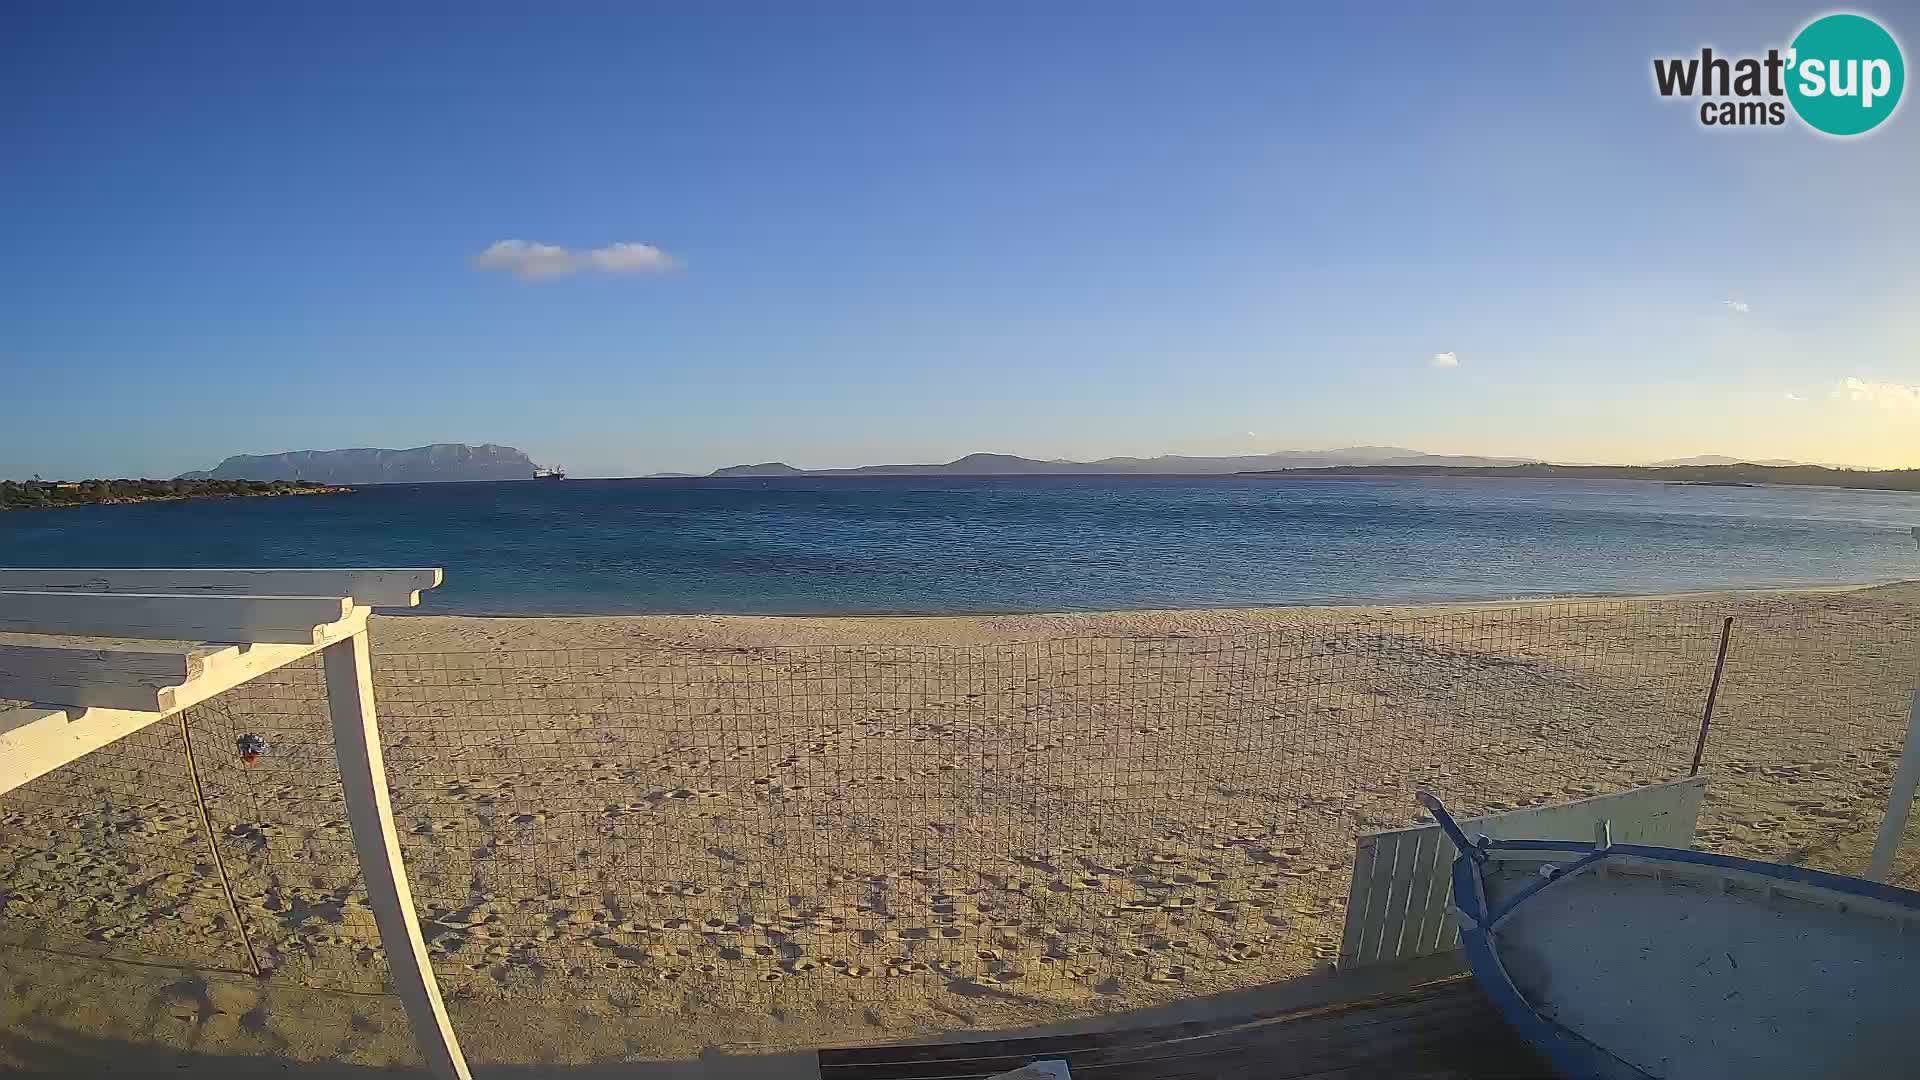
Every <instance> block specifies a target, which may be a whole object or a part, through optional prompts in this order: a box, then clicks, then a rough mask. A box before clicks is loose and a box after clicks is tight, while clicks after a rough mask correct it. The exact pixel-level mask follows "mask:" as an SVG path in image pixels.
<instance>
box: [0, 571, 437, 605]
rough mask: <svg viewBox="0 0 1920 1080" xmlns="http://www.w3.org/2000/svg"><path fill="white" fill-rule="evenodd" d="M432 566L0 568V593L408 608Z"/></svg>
mask: <svg viewBox="0 0 1920 1080" xmlns="http://www.w3.org/2000/svg"><path fill="white" fill-rule="evenodd" d="M441 580H442V574H441V571H440V569H439V568H438V567H413V568H405V569H378V570H375V569H368V570H358V569H345V570H94V569H86V570H69V569H61V570H37V569H31V568H28V569H0V591H10V592H97V593H173V594H192V595H198V594H207V595H213V596H350V597H352V598H353V602H354V603H356V604H358V605H360V606H361V607H413V606H414V605H416V604H418V603H419V602H420V592H421V590H423V589H431V588H435V587H436V586H438V585H439V584H440V582H441Z"/></svg>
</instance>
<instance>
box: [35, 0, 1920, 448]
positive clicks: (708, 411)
mask: <svg viewBox="0 0 1920 1080" xmlns="http://www.w3.org/2000/svg"><path fill="white" fill-rule="evenodd" d="M168 7H169V6H168V5H154V6H147V7H141V8H138V9H135V8H127V9H124V10H120V11H115V12H110V11H109V9H105V8H91V9H90V8H85V7H82V6H80V5H61V6H57V7H56V6H53V5H32V6H29V7H25V8H12V9H9V11H8V12H7V13H6V14H4V15H0V386H4V392H3V393H0V400H3V401H4V410H5V415H6V422H5V424H4V425H0V477H24V476H28V475H31V474H34V473H40V474H44V475H46V476H48V477H49V478H54V477H82V476H92V475H150V476H170V475H174V474H176V473H179V472H182V471H185V470H189V469H199V468H209V467H211V466H212V465H213V464H215V463H216V462H218V461H219V460H221V459H222V458H224V457H226V456H227V455H229V454H235V453H269V452H275V451H281V450H293V449H307V448H333V447H352V446H386V447H405V446H416V445H420V444H423V443H429V442H442V441H444V442H471V443H479V442H496V443H507V444H511V445H514V446H518V447H520V448H522V449H524V450H526V451H527V452H528V453H529V454H531V455H532V456H533V457H534V458H535V459H536V460H537V461H540V462H542V463H547V464H560V465H564V466H566V467H567V468H568V469H569V470H570V471H571V472H573V473H575V474H577V475H633V474H639V473H647V472H655V471H669V470H671V471H685V472H704V471H707V470H709V469H712V468H714V467H717V466H721V465H727V464H733V463H737V462H751V461H765V460H776V459H777V460H784V461H788V462H791V463H793V464H795V465H799V466H803V467H835V466H845V465H858V464H869V463H877V462H913V461H943V460H948V459H951V458H954V457H957V456H959V455H961V454H964V453H968V452H972V451H995V452H1004V453H1015V454H1022V455H1025V456H1029V457H1036V458H1074V459H1091V458H1097V457H1103V456H1108V455H1116V454H1134V455H1154V454H1160V453H1188V454H1226V453H1236V454H1238V453H1258V452H1265V451H1271V450H1279V449H1299V448H1312V447H1329V446H1344V445H1353V444H1391V445H1399V446H1409V447H1416V448H1419V449H1422V450H1427V451H1431V452H1437V453H1467V454H1497V455H1512V456H1538V457H1544V458H1549V459H1553V460H1562V461H1647V460H1654V459H1660V458H1669V457H1679V456H1686V455H1692V454H1701V453H1721V454H1730V455H1735V456H1742V457H1767V458H1774V457H1780V458H1794V459H1799V460H1808V461H1821V462H1840V463H1847V464H1856V465H1868V466H1920V266H1917V264H1916V257H1915V252H1916V251H1917V250H1920V198H1916V196H1915V195H1914V191H1915V179H1914V178H1915V177H1916V176H1920V114H1916V112H1915V108H1914V106H1913V105H1912V104H1911V103H1903V104H1902V106H1901V109H1900V112H1899V113H1897V114H1896V115H1895V116H1894V117H1893V119H1892V120H1891V121H1889V122H1888V123H1887V124H1886V125H1884V126H1883V127H1882V129H1881V130H1879V131H1877V132H1875V133H1874V134H1872V135H1870V136H1868V137H1865V138H1861V139H1855V140H1850V141H1840V140H1833V139H1827V138H1823V137H1820V136H1817V135H1815V134H1813V133H1811V132H1809V131H1808V130H1807V129H1805V128H1804V127H1801V126H1799V125H1797V124H1790V125H1789V126H1787V127H1784V128H1756V129H1745V130H1733V131H1715V130H1711V129H1707V128H1703V127H1702V126H1701V125H1700V124H1699V122H1698V119H1697V116H1696V106H1695V105H1693V104H1689V103H1686V102H1680V101H1663V100H1661V99H1659V98H1658V97H1657V96H1656V95H1655V93H1654V91H1653V89H1652V85H1651V82H1652V81H1651V77H1650V74H1649V72H1650V62H1651V59H1652V58H1653V57H1654V56H1682V55H1687V54H1689V53H1697V52H1698V50H1699V48H1700V46H1701V45H1703V44H1711V45H1713V46H1714V47H1715V48H1716V50H1719V51H1722V52H1725V53H1731V54H1736V55H1747V54H1762V53H1764V52H1765V50H1766V49H1767V48H1768V47H1769V46H1783V45H1784V44H1785V43H1786V42H1787V41H1788V40H1789V39H1790V38H1791V36H1792V34H1793V33H1794V31H1795V30H1797V29H1798V27H1800V26H1801V25H1802V24H1804V23H1805V22H1806V21H1807V20H1808V19H1809V18H1811V17H1812V16H1814V15H1816V14H1819V13H1822V12H1824V11H1826V10H1828V9H1827V8H1824V7H1820V6H1798V7H1795V6H1767V7H1762V8H1759V9H1755V10H1747V11H1743V12H1739V13H1729V12H1724V11H1716V12H1704V13H1697V14H1696V13H1684V12H1668V11H1660V10H1658V9H1654V8H1651V7H1649V8H1647V9H1644V10H1639V11H1632V12H1611V13H1600V12H1597V11H1573V10H1564V11H1561V12H1558V13H1554V14H1537V13H1530V11H1529V9H1527V8H1522V7H1515V8H1512V9H1509V10H1508V11H1507V12H1505V13H1495V12H1492V11H1490V10H1488V11H1482V12H1477V13H1475V14H1473V15H1471V16H1465V15H1462V16H1448V17H1439V16H1434V15H1429V14H1422V13H1421V12H1420V11H1419V9H1417V8H1410V9H1409V10H1407V11H1406V12H1403V13H1399V14H1393V13H1390V12H1389V11H1387V10H1386V9H1380V10H1378V11H1372V12H1369V13H1367V14H1364V15H1361V14H1351V15H1346V14H1323V15H1307V14H1301V13H1299V12H1295V11H1292V10H1289V9H1286V8H1283V7H1281V6H1277V5H1223V4H1201V5H1178V6H1176V5H1171V4H1168V5H1146V6H1138V7H1133V8H1129V9H1127V11H1126V12H1125V13H1123V14H1114V13H1113V12H1112V11H1111V10H1107V11H1104V12H1103V11H1102V9H1101V8H1099V7H1095V6H1080V5H1075V6H1071V7H1068V6H1058V7H1053V8H1051V10H1049V11H1048V12H1047V13H1045V14H1022V13H1019V12H1018V11H1017V9H1014V8H1011V7H998V6H989V7H990V8H991V10H984V11H976V12H974V13H972V14H964V15H963V14H940V13H935V11H934V5H919V6H917V7H916V13H913V14H906V13H902V11H901V10H900V9H898V8H892V9H889V8H886V7H882V6H872V7H867V8H864V9H860V8H853V7H848V6H845V5H833V6H832V11H833V12H834V13H835V14H834V15H832V16H831V17H827V16H812V17H797V16H793V15H789V14H782V13H781V12H782V11H790V10H792V9H786V8H780V7H774V6H766V7H757V8H756V7H727V8H721V9H716V11H719V12H721V13H717V14H709V15H704V16H700V17H692V16H682V15H669V14H663V13H659V12H650V11H645V10H641V9H639V8H638V7H635V8H633V9H630V10H628V11H626V12H624V13H622V14H619V15H613V14H607V13H605V12H604V11H602V12H601V13H597V14H587V13H585V12H584V10H583V9H581V8H578V7H573V8H572V9H571V13H567V12H568V9H569V7H570V5H559V6H558V7H559V9H560V10H561V11H562V14H560V15H558V16H544V15H540V16H537V15H535V14H534V13H533V12H532V10H531V9H524V8H523V9H518V10H511V9H505V8H489V9H487V10H486V11H481V10H480V9H479V8H478V7H476V8H475V9H474V10H473V11H468V12H461V13H459V14H457V15H456V14H439V15H432V16H419V17H413V16H404V17H403V16H396V15H382V14H373V13H370V11H368V10H366V9H362V10H361V11H360V13H358V14H354V15H337V14H333V13H318V12H316V13H311V14H307V15H303V16H299V17H294V16H288V15H281V14H271V13H262V12H260V11H248V10H245V9H242V8H238V7H235V8H232V9H229V10H226V11H224V12H222V11H221V10H220V9H219V8H218V7H216V6H213V5H198V4H196V5H190V6H177V7H173V8H172V12H173V13H172V14H168V13H167V10H166V9H167V8H168ZM449 10H450V9H449ZM823 10H824V9H823ZM1857 10H1862V11H1865V12H1867V13H1869V14H1874V15H1877V16H1878V17H1880V19H1881V21H1882V22H1883V24H1885V25H1887V26H1888V27H1889V28H1890V29H1891V30H1892V31H1893V32H1894V33H1895V34H1896V35H1898V36H1900V37H1901V38H1902V40H1903V41H1904V42H1907V43H1908V48H1907V51H1908V56H1907V59H1908V62H1909V63H1910V64H1911V62H1912V61H1913V55H1912V53H1913V46H1912V44H1911V43H1912V42H1915V41H1920V14H1915V12H1914V11H1913V9H1911V8H1908V9H1900V8H1894V7H1887V8H1883V9H1875V8H1862V9H1857Z"/></svg>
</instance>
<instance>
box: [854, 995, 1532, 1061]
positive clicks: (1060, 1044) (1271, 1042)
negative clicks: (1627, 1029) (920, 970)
mask: <svg viewBox="0 0 1920 1080" xmlns="http://www.w3.org/2000/svg"><path fill="white" fill-rule="evenodd" d="M1049 1059H1064V1060H1065V1061H1066V1062H1067V1064H1068V1066H1069V1067H1070V1068H1071V1069H1072V1071H1073V1075H1074V1077H1075V1080H1083V1078H1085V1080H1149V1078H1151V1080H1190V1078H1191V1080H1201V1078H1207V1080H1213V1078H1230V1077H1246V1078H1248V1080H1256V1078H1258V1080H1267V1078H1272V1080H1288V1078H1291V1080H1358V1078H1361V1077H1409V1078H1412V1077H1418V1078H1420V1080H1454V1078H1461V1080H1466V1078H1479V1077H1486V1078H1516V1077H1540V1076H1551V1075H1552V1072H1551V1070H1550V1069H1549V1068H1548V1067H1547V1065H1546V1063H1545V1062H1543V1061H1542V1060H1541V1059H1540V1058H1539V1057H1537V1056H1536V1055H1535V1054H1534V1053H1533V1051H1532V1050H1531V1049H1530V1048H1529V1047H1528V1046H1527V1045H1526V1044H1525V1043H1524V1042H1522V1041H1521V1040H1520V1039H1519V1037H1518V1036H1516V1035H1514V1034H1513V1032H1512V1031H1511V1030H1510V1029H1509V1028H1508V1027H1507V1025H1506V1022H1505V1021H1504V1020H1502V1019H1501V1018H1500V1015H1499V1014H1498V1013H1496V1012H1495V1011H1494V1009H1493V1006H1492V1005H1490V1004H1488V1003H1487V1000H1486V998H1485V997H1484V996H1483V995H1482V994H1481V993H1480V988H1479V987H1478V986H1476V985H1475V984H1474V982H1473V980H1472V978H1470V977H1466V976H1462V977H1458V978H1453V979H1448V980H1445V981H1441V982H1436V983H1430V984H1427V985H1425V986H1420V987H1416V988H1414V989H1411V990H1407V991H1404V992H1400V993H1396V994H1391V995H1386V996H1382V997H1376V998H1370V999H1367V1000H1363V1001H1354V1002H1347V1003H1343V1004H1339V1005H1331V1006H1325V1007H1321V1008H1313V1009H1302V1010H1297V1011H1292V1012H1285V1013H1277V1014H1274V1015H1270V1016H1257V1017H1251V1018H1240V1019H1237V1020H1226V1021H1194V1022H1189V1023H1184V1024H1173V1025H1169V1026H1165V1027H1151V1028H1138V1029H1132V1030H1122V1031H1110V1032H1099V1033H1095V1034H1088V1035H1066V1036H1055V1037H1048V1038H1033V1039H1002V1040H998V1041H993V1042H970V1043H936V1044H925V1045H918V1046H878V1047H862V1048H859V1049H849V1050H822V1051H820V1077H821V1080H965V1078H975V1080H978V1078H983V1077H990V1076H993V1075H994V1074H996V1073H1001V1072H1007V1071H1010V1070H1013V1069H1017V1068H1019V1067H1020V1066H1022V1065H1024V1064H1026V1063H1028V1062H1030V1061H1046V1060H1049Z"/></svg>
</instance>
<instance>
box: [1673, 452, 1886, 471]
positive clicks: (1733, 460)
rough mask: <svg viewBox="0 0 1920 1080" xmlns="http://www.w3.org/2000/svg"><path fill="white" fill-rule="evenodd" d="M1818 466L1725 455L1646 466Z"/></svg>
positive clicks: (1775, 459) (1824, 466)
mask: <svg viewBox="0 0 1920 1080" xmlns="http://www.w3.org/2000/svg"><path fill="white" fill-rule="evenodd" d="M1814 464H1820V463H1818V462H1812V461H1791V460H1788V459H1787V458H1738V457H1728V456H1727V455H1725V454H1695V455H1694V456H1692V457H1680V458H1668V459H1667V460H1665V461H1649V462H1647V465H1648V466H1649V467H1651V468H1655V469H1669V468H1674V467H1677V466H1682V465H1773V466H1780V467H1790V466H1794V465H1814ZM1820 467H1821V468H1823V469H1850V468H1853V466H1851V465H1828V464H1820Z"/></svg>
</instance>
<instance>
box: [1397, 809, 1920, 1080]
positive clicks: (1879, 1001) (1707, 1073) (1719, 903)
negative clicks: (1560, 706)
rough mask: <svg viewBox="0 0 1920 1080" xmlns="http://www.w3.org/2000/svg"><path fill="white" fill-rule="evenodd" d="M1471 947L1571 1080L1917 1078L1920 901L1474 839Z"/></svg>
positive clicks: (1592, 846) (1676, 854) (1462, 861)
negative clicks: (1591, 1079) (1575, 1079)
mask: <svg viewBox="0 0 1920 1080" xmlns="http://www.w3.org/2000/svg"><path fill="white" fill-rule="evenodd" d="M1420 801H1421V803H1422V804H1423V805H1425V806H1426V807H1427V808H1428V809H1429V810H1431V811H1432V812H1433V814H1434V817H1435V818H1436V819H1438V821H1439V823H1440V826H1441V828H1443V829H1445V830H1446V832H1447V835H1448V836H1449V837H1450V838H1452V840H1453V843H1454V846H1455V847H1456V848H1458V849H1459V851H1460V855H1459V857H1458V858H1457V859H1455V861H1454V864H1453V895H1454V905H1455V907H1456V908H1457V909H1458V913H1459V916H1460V919H1461V934H1460V936H1461V941H1462V944H1463V946H1464V947H1465V949H1466V953H1467V958H1468V961H1469V962H1470V963H1471V964H1472V967H1473V974H1474V977H1475V979H1476V981H1478V982H1479V984H1480V986H1481V987H1482V988H1483V989H1484V990H1485V992H1486V994H1487V996H1488V998H1489V999H1490V1000H1491V1001H1492V1002H1493V1004H1494V1005H1495V1006H1496V1007H1497V1008H1498V1009H1499V1010H1500V1011H1501V1013H1502V1014H1503V1015H1504V1016H1505V1017H1506V1019H1507V1022H1508V1023H1510V1024H1511V1025H1512V1026H1513V1027H1514V1029H1515V1030H1516V1031H1518V1032H1519V1033H1520V1034H1521V1035H1522V1036H1523V1037H1524V1038H1526V1039H1527V1040H1528V1041H1529V1042H1531V1043H1532V1044H1533V1045H1534V1047H1535V1048H1536V1049H1538V1050H1539V1051H1540V1053H1541V1054H1542V1055H1543V1056H1545V1057H1546V1058H1547V1060H1548V1061H1550V1062H1551V1063H1552V1064H1553V1066H1554V1067H1555V1069H1557V1070H1558V1071H1559V1072H1560V1073H1561V1074H1562V1075H1563V1076H1565V1077H1568V1078H1570V1080H1574V1078H1578V1080H1588V1078H1593V1080H1649V1078H1652V1080H1716V1078H1722V1077H1725V1078H1734V1077H1738V1078H1740V1080H1758V1078H1766V1077H1780V1078H1783V1080H1784V1078H1792V1080H1812V1078H1816V1077H1895V1076H1920V892H1913V891H1911V890H1907V889H1900V888H1895V887H1893V886H1890V885H1883V884H1880V883H1878V882H1873V881H1866V880H1863V879H1860V878H1851V877H1843V876H1841V875H1838V874H1828V873H1823V872H1821V871H1818V870H1809V869H1806V868H1804V867H1798V866H1783V865H1780V864H1777V863H1764V862H1755V861H1752V860H1749V859H1736V858H1730V857H1728V856H1724V855H1712V854H1708V853H1705V852H1699V851H1683V850H1679V849H1675V848H1659V847H1642V846H1639V845H1633V844H1613V843H1610V842H1609V840H1608V839H1607V837H1606V836H1605V835H1604V827H1603V835H1601V836H1599V837H1596V839H1595V840H1594V842H1592V843H1569V842H1566V841H1558V840H1491V839H1488V838H1486V837H1477V838H1474V839H1471V840H1470V839H1468V838H1467V837H1466V836H1465V835H1464V834H1463V833H1462V831H1461V829H1460V827H1459V825H1458V824H1456V823H1455V822H1454V820H1453V818H1451V817H1450V816H1448V814H1447V811H1446V809H1445V807H1443V806H1442V805H1441V804H1440V801H1439V800H1438V799H1435V798H1433V797H1432V796H1431V795H1426V794H1422V795H1421V796H1420Z"/></svg>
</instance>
